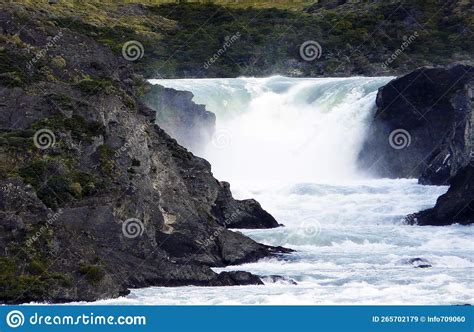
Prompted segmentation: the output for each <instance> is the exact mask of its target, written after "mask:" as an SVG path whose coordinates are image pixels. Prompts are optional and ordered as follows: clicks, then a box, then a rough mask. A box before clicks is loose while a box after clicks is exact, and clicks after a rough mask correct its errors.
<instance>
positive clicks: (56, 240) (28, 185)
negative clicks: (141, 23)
mask: <svg viewBox="0 0 474 332" xmlns="http://www.w3.org/2000/svg"><path fill="white" fill-rule="evenodd" d="M2 15H7V16H8V14H7V13H3V14H2ZM29 15H31V17H34V19H32V22H30V23H28V22H26V23H25V22H24V21H19V20H17V19H16V18H15V17H13V16H11V17H8V22H7V21H2V20H0V26H1V28H2V29H3V30H2V31H3V33H4V34H5V35H6V36H10V32H11V34H14V33H16V32H17V31H19V30H20V27H23V29H22V30H21V31H22V33H21V34H20V36H19V37H18V38H20V39H22V38H25V40H26V39H28V41H29V42H30V43H32V47H38V48H41V47H43V44H42V42H43V40H46V36H45V34H46V35H50V36H54V35H57V34H58V33H59V32H60V31H61V38H59V39H58V40H57V42H56V46H55V47H51V48H50V49H49V50H48V52H47V53H46V54H45V55H44V57H43V58H42V59H40V60H39V62H38V63H36V64H35V66H36V68H34V69H33V70H32V71H31V72H22V70H23V69H22V68H24V67H23V66H25V64H24V63H22V61H23V60H25V61H26V60H28V59H29V57H30V55H28V54H29V51H28V50H27V49H23V48H22V47H21V45H22V44H21V43H19V42H18V43H2V42H0V44H1V45H0V46H1V47H2V52H4V53H2V56H3V58H2V59H3V60H5V59H7V61H11V63H15V66H12V69H11V70H12V72H11V75H10V76H9V77H8V79H9V80H8V81H6V80H3V78H2V80H0V110H1V113H0V130H1V131H0V156H1V158H2V164H1V167H0V176H1V177H0V207H1V209H0V302H3V303H21V302H27V301H50V302H64V301H82V300H85V301H92V300H96V299H101V298H108V297H116V296H120V295H123V294H126V293H127V292H128V289H129V288H133V287H145V286H152V285H162V286H180V285H201V286H209V285H237V284H241V283H243V284H248V283H259V282H258V280H259V279H258V277H255V276H251V275H247V274H230V275H229V274H225V275H222V276H220V275H218V274H217V273H215V272H213V271H212V270H211V268H210V267H212V266H225V265H235V264H240V263H244V262H250V261H255V260H257V259H260V258H262V257H267V256H270V255H275V254H279V253H282V252H287V251H286V250H285V249H283V248H274V247H269V246H265V245H262V244H259V243H256V242H255V241H253V240H251V239H250V238H248V237H246V236H244V235H243V234H240V233H237V232H232V231H229V230H228V229H227V228H226V227H227V225H232V224H234V223H236V224H238V223H240V222H242V223H243V224H245V226H247V227H250V226H252V225H251V224H250V223H249V222H248V220H249V218H253V219H252V220H253V221H255V227H261V225H262V224H263V223H266V224H267V225H270V226H272V225H274V224H276V222H274V219H272V218H270V217H269V215H267V214H266V213H265V212H264V211H263V210H262V209H261V208H260V206H259V205H258V203H256V202H253V201H251V202H245V201H243V202H240V201H236V200H234V199H233V198H232V196H231V194H230V191H229V188H228V186H225V185H223V184H222V183H220V182H219V181H218V180H216V179H215V178H214V177H213V175H212V173H211V167H210V165H209V163H208V162H207V161H206V160H204V159H201V158H198V157H196V156H194V155H193V154H192V153H190V152H189V151H188V150H186V149H185V148H183V147H182V146H180V145H179V144H178V143H177V142H176V140H175V139H173V138H171V137H170V136H169V135H168V134H167V133H165V131H164V130H163V129H162V128H160V127H159V126H158V125H156V124H155V112H154V111H153V110H151V109H150V108H148V107H147V106H146V105H144V104H143V103H142V102H141V101H140V100H139V99H137V98H136V96H137V95H139V93H138V91H137V86H136V85H135V83H134V82H136V81H140V79H139V78H138V77H136V76H135V75H134V73H133V70H132V67H131V65H130V63H128V62H127V61H126V60H125V59H123V58H122V57H120V56H117V55H115V54H114V53H112V51H111V50H110V49H108V48H107V47H104V46H100V45H98V44H97V43H96V42H95V41H94V40H93V39H91V38H89V37H86V36H83V35H80V34H77V33H73V32H71V31H70V30H69V29H61V30H60V29H59V28H57V27H55V26H52V25H45V27H46V28H44V29H43V28H41V27H39V23H38V22H42V20H47V14H46V13H45V12H31V13H29ZM28 17H29V16H28ZM25 19H27V18H25ZM6 22H7V23H6ZM35 43H36V44H35ZM58 57H61V59H62V61H59V62H60V64H61V66H60V67H61V68H59V67H51V68H50V67H49V66H51V64H52V63H55V62H54V61H52V59H58ZM57 62H58V61H57ZM18 68H20V69H18ZM45 73H47V74H45ZM15 75H17V76H18V77H16V76H15ZM84 77H86V78H84ZM12 80H13V81H12ZM15 80H16V81H15ZM12 82H13V83H15V84H11V83H12ZM43 129H47V130H49V131H50V132H51V133H52V136H50V137H51V138H54V139H51V140H50V141H48V142H45V143H47V144H45V145H43V146H42V147H41V148H40V147H38V141H37V140H35V134H36V133H37V132H38V131H39V130H43ZM234 211H239V212H238V213H234ZM260 220H263V221H262V222H260ZM244 221H245V222H244ZM268 221H270V222H268ZM223 226H226V227H223Z"/></svg>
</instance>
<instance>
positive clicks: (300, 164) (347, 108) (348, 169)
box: [151, 76, 391, 183]
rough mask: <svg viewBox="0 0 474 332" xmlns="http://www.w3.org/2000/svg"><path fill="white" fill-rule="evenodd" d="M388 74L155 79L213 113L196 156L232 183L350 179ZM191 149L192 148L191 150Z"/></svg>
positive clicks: (354, 174)
mask: <svg viewBox="0 0 474 332" xmlns="http://www.w3.org/2000/svg"><path fill="white" fill-rule="evenodd" d="M390 79H391V78H389V77H378V78H366V77H352V78H287V77H281V76H274V77H269V78H236V79H199V80H196V79H176V80H152V81H151V82H152V83H154V84H161V85H163V86H165V87H170V88H174V89H177V90H188V91H191V92H192V93H193V94H194V99H193V100H194V101H195V102H196V103H198V104H204V105H205V106H206V108H207V110H208V111H211V112H213V113H214V114H216V118H217V120H216V121H217V123H216V132H215V135H214V137H213V139H212V141H210V142H207V145H206V148H205V150H204V152H202V153H200V155H201V156H202V157H204V158H206V159H207V160H209V161H210V163H211V165H212V168H213V172H214V174H215V175H216V176H217V178H219V179H221V180H226V181H231V182H233V181H236V182H243V181H245V182H258V183H268V182H272V183H275V182H278V183H296V182H327V181H331V182H334V181H338V180H346V179H354V178H355V177H357V176H358V174H357V172H356V158H357V155H358V153H359V149H360V146H361V144H362V141H363V138H364V133H365V131H366V128H367V125H368V122H369V119H370V117H371V115H372V114H373V111H374V107H375V97H376V94H377V89H378V88H379V87H380V86H382V85H384V84H386V82H388V81H389V80H390ZM194 152H196V151H194Z"/></svg>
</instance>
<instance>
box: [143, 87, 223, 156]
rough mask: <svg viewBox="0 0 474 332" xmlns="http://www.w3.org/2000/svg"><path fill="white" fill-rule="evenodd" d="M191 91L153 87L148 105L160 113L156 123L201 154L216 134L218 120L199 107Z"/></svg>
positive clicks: (148, 96) (145, 101)
mask: <svg viewBox="0 0 474 332" xmlns="http://www.w3.org/2000/svg"><path fill="white" fill-rule="evenodd" d="M192 99H193V94H192V93H191V92H189V91H178V90H175V89H170V88H164V87H162V86H159V85H154V86H152V87H150V89H149V91H148V92H147V94H146V95H145V97H144V99H143V100H144V103H145V104H146V105H147V106H148V107H149V108H151V109H153V110H154V111H155V112H156V123H157V124H158V125H159V126H160V127H161V128H162V129H164V130H165V131H166V132H167V133H168V134H169V135H170V136H171V137H173V138H175V139H176V140H177V141H178V143H179V144H180V145H182V146H185V147H187V148H188V149H190V150H191V151H192V152H194V153H197V154H200V152H201V151H202V150H203V149H204V147H205V146H206V144H207V143H208V142H210V140H211V138H212V135H213V134H214V131H215V124H216V116H215V115H214V113H212V112H209V111H206V108H205V106H204V105H197V104H195V103H194V102H193V101H192Z"/></svg>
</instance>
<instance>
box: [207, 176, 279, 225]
mask: <svg viewBox="0 0 474 332" xmlns="http://www.w3.org/2000/svg"><path fill="white" fill-rule="evenodd" d="M220 185H221V187H222V191H221V192H220V195H219V197H217V199H216V204H215V206H214V213H215V214H216V215H218V216H220V217H221V218H220V219H221V220H222V221H223V223H222V225H223V226H225V227H226V228H274V227H278V226H281V225H280V224H278V222H277V221H276V220H275V218H273V217H272V215H271V214H269V213H268V212H267V211H265V210H264V209H262V207H261V206H260V204H259V203H258V202H257V201H256V200H254V199H246V200H241V201H236V200H234V199H233V198H232V194H231V192H230V184H229V183H228V182H224V181H221V182H220Z"/></svg>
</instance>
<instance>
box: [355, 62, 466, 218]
mask: <svg viewBox="0 0 474 332" xmlns="http://www.w3.org/2000/svg"><path fill="white" fill-rule="evenodd" d="M473 87H474V68H472V67H469V66H462V65H456V66H453V67H450V68H420V69H418V70H415V71H414V72H412V73H410V74H408V75H405V76H402V77H400V78H397V79H395V80H393V81H391V82H390V83H388V84H387V85H385V86H384V87H382V88H380V89H379V92H378V94H377V111H376V113H375V117H374V120H373V122H372V124H371V126H370V128H369V133H368V135H367V139H366V142H365V143H364V145H363V148H362V150H361V153H360V155H359V162H360V167H361V169H363V170H364V171H366V172H368V173H370V174H376V175H378V176H383V177H389V178H401V177H405V178H418V179H419V182H420V183H421V184H434V185H450V186H451V187H450V189H449V191H448V192H447V193H446V194H445V195H443V196H441V197H440V198H439V199H438V201H437V203H436V206H435V207H434V208H432V209H429V210H426V211H422V212H419V213H415V214H412V215H409V216H407V218H406V220H407V222H409V223H417V224H420V225H449V224H453V223H460V224H470V223H473V222H474V217H473V211H474V210H473V205H472V204H473V199H474V197H473V193H474V191H473V185H474V182H473V181H474V178H473V176H472V165H473V160H474V154H473V151H474V131H473V120H474V112H473Z"/></svg>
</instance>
